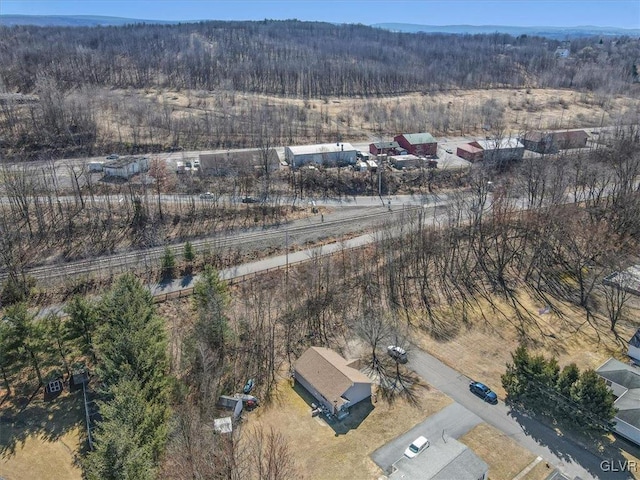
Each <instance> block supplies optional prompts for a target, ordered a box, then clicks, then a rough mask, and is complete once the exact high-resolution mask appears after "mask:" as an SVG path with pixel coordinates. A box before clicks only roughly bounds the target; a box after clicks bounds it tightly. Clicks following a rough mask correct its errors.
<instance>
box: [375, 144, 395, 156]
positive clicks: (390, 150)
mask: <svg viewBox="0 0 640 480" xmlns="http://www.w3.org/2000/svg"><path fill="white" fill-rule="evenodd" d="M399 148H400V145H398V142H374V143H370V144H369V153H371V154H372V155H395V154H396V153H399V152H398V149H399Z"/></svg>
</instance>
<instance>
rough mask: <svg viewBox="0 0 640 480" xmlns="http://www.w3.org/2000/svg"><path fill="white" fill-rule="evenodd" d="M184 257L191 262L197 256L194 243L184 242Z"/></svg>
mask: <svg viewBox="0 0 640 480" xmlns="http://www.w3.org/2000/svg"><path fill="white" fill-rule="evenodd" d="M183 255H184V259H185V261H187V262H189V263H191V262H193V261H194V260H195V258H196V252H195V250H194V249H193V245H191V242H187V243H185V244H184V254H183Z"/></svg>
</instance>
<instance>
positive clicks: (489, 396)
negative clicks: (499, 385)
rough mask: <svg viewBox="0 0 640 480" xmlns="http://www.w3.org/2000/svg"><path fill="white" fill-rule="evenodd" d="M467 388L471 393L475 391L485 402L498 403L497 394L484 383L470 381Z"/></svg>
mask: <svg viewBox="0 0 640 480" xmlns="http://www.w3.org/2000/svg"><path fill="white" fill-rule="evenodd" d="M469 390H471V392H472V393H475V394H476V395H477V396H479V397H480V398H481V399H483V400H484V401H485V402H487V403H492V404H496V403H498V396H497V395H496V394H495V392H493V391H491V389H490V388H489V387H487V386H486V385H485V384H484V383H480V382H471V383H470V384H469Z"/></svg>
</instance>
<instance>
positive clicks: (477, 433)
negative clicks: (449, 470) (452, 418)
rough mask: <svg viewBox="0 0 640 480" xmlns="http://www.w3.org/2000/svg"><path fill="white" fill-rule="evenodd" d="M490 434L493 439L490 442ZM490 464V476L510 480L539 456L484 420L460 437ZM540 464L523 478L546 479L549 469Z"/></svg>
mask: <svg viewBox="0 0 640 480" xmlns="http://www.w3.org/2000/svg"><path fill="white" fill-rule="evenodd" d="M487 438H490V439H491V442H487ZM459 440H460V441H461V442H462V443H464V444H465V445H466V446H467V447H469V448H470V449H471V450H473V452H474V453H475V454H476V455H478V456H479V457H480V458H482V459H483V460H484V461H485V462H486V463H487V465H489V478H490V479H491V480H511V479H513V477H515V476H516V475H518V474H519V473H520V472H521V471H523V470H524V469H525V468H527V466H528V465H529V464H530V463H531V462H533V461H534V460H535V459H536V456H535V455H533V454H532V453H531V452H529V451H528V450H526V449H525V448H523V447H521V446H520V445H518V444H517V443H516V442H515V441H514V440H512V439H511V438H509V437H508V436H506V435H503V434H502V432H500V431H499V430H496V429H495V428H493V427H491V426H489V425H487V424H486V423H481V424H480V425H478V426H477V427H474V428H473V429H472V430H470V431H469V432H467V433H466V434H465V435H463V436H462V437H460V439H459ZM541 465H542V467H541V468H539V467H540V464H538V465H537V466H536V467H534V468H533V469H532V470H531V471H530V472H529V473H527V474H526V475H525V476H524V479H523V480H544V479H545V478H547V476H548V475H549V473H551V472H550V470H549V468H547V466H546V464H545V462H541Z"/></svg>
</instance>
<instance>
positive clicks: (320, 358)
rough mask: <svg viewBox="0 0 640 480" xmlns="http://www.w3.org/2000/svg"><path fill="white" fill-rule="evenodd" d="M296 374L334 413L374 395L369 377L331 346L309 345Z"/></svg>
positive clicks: (303, 384)
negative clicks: (329, 347) (330, 347)
mask: <svg viewBox="0 0 640 480" xmlns="http://www.w3.org/2000/svg"><path fill="white" fill-rule="evenodd" d="M294 377H295V380H296V382H298V383H299V384H300V385H302V386H303V387H304V388H305V389H306V390H307V391H308V392H309V393H310V394H311V395H312V396H313V397H314V398H315V399H316V400H318V402H320V403H321V404H322V405H323V406H324V407H326V408H327V409H328V410H329V412H331V413H332V414H334V415H338V414H340V413H342V412H347V411H348V409H349V407H351V406H353V405H355V404H356V403H358V402H361V401H362V400H365V399H367V398H369V397H371V380H370V379H369V377H367V376H366V375H365V374H363V373H361V372H360V371H358V370H356V369H355V368H352V367H351V366H349V362H347V360H345V359H344V358H342V357H341V356H340V355H338V354H337V353H336V352H334V351H333V350H329V349H328V348H323V347H310V348H308V349H307V351H305V352H304V353H303V354H302V355H301V356H300V358H298V360H297V361H296V362H295V364H294Z"/></svg>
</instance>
